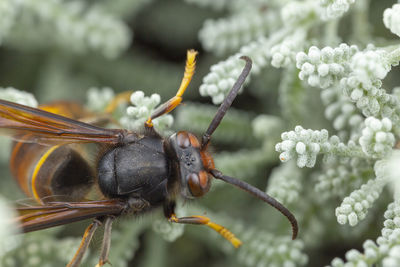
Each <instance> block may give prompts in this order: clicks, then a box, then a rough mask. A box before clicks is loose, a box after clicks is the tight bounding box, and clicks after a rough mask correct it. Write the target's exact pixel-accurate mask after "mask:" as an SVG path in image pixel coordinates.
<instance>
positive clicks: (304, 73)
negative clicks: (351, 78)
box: [296, 43, 358, 89]
mask: <svg viewBox="0 0 400 267" xmlns="http://www.w3.org/2000/svg"><path fill="white" fill-rule="evenodd" d="M357 51H358V48H357V47H356V46H354V45H352V46H348V45H347V44H344V43H343V44H341V45H340V46H339V47H336V48H331V47H329V46H327V47H324V48H323V49H321V50H320V49H319V48H318V47H316V46H312V47H310V49H309V50H308V53H307V54H306V53H304V52H300V53H298V54H297V55H296V67H297V68H298V69H299V70H300V73H299V78H300V79H301V80H307V82H308V84H310V85H311V86H315V87H320V88H322V89H325V88H327V87H329V86H331V85H333V84H334V83H335V82H337V81H338V80H339V79H341V78H342V77H343V76H344V75H345V73H347V72H349V68H350V66H349V59H350V58H351V57H352V56H353V55H354V54H355V53H356V52H357Z"/></svg>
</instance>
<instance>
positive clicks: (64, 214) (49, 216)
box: [15, 199, 125, 233]
mask: <svg viewBox="0 0 400 267" xmlns="http://www.w3.org/2000/svg"><path fill="white" fill-rule="evenodd" d="M124 208H125V203H124V202H122V201H120V200H117V199H113V200H99V201H87V202H49V203H46V204H43V205H36V206H26V207H19V208H17V209H16V210H17V212H18V214H19V216H18V217H16V218H15V221H16V223H17V224H18V225H19V226H20V227H21V231H22V232H24V233H27V232H32V231H37V230H42V229H46V228H50V227H54V226H59V225H64V224H68V223H72V222H77V221H82V220H86V219H90V218H96V217H101V216H105V215H114V216H118V215H120V214H121V213H122V212H123V210H124Z"/></svg>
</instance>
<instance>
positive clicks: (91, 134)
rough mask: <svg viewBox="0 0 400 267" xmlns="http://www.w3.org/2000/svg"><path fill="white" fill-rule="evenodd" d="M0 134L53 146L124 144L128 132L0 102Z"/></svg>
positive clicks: (4, 101)
mask: <svg viewBox="0 0 400 267" xmlns="http://www.w3.org/2000/svg"><path fill="white" fill-rule="evenodd" d="M0 129H1V130H0V133H2V134H6V135H9V136H11V137H12V138H13V139H15V140H18V141H21V142H31V143H39V144H43V145H54V144H63V143H108V144H116V143H119V142H120V141H121V139H122V138H123V136H124V134H125V133H126V131H125V130H121V129H104V128H101V127H97V126H93V125H90V124H87V123H84V122H80V121H77V120H73V119H70V118H67V117H64V116H60V115H57V114H54V113H50V112H47V111H44V110H41V109H37V108H31V107H28V106H24V105H20V104H17V103H13V102H9V101H6V100H0Z"/></svg>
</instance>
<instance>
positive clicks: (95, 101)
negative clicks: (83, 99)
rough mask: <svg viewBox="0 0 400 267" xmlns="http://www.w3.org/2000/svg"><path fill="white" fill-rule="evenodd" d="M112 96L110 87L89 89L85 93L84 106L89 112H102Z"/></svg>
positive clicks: (112, 92)
mask: <svg viewBox="0 0 400 267" xmlns="http://www.w3.org/2000/svg"><path fill="white" fill-rule="evenodd" d="M114 95H115V94H114V91H113V90H112V89H111V88H110V87H103V88H96V87H91V88H89V90H88V92H87V104H86V105H87V107H88V108H89V109H90V110H93V111H96V112H104V110H105V109H106V107H107V105H108V104H109V103H110V101H111V100H112V99H113V98H114Z"/></svg>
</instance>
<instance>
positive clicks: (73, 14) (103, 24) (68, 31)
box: [11, 0, 131, 58]
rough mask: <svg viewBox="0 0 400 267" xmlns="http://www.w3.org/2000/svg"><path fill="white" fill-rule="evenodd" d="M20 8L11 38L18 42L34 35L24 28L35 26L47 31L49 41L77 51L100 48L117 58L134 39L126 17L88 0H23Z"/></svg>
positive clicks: (105, 54) (111, 56) (82, 51)
mask: <svg viewBox="0 0 400 267" xmlns="http://www.w3.org/2000/svg"><path fill="white" fill-rule="evenodd" d="M11 2H12V1H11ZM19 12H20V13H19V14H18V18H19V19H18V20H17V21H15V23H14V24H15V27H16V28H15V29H14V30H13V35H14V36H12V38H11V39H14V40H15V42H18V41H23V38H26V36H30V33H27V34H25V31H24V29H25V30H26V28H29V27H34V28H35V30H37V31H39V32H41V33H42V34H43V35H46V38H47V40H46V41H47V43H48V44H55V45H57V46H59V47H62V48H64V49H66V50H70V51H73V52H77V53H84V52H88V51H96V52H100V53H102V54H103V55H104V56H105V57H109V58H115V57H116V56H117V55H119V54H120V53H121V52H122V51H123V50H125V49H126V48H127V47H128V45H129V43H130V40H131V34H130V31H129V29H128V28H127V26H126V25H125V24H124V23H123V22H122V21H120V20H118V19H117V18H114V17H113V16H111V15H110V14H108V13H106V12H105V11H104V10H102V9H101V8H99V7H96V6H88V5H86V4H85V3H84V2H80V1H63V0H51V1H47V0H38V1H22V4H21V8H20V10H19ZM30 30H32V29H30Z"/></svg>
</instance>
